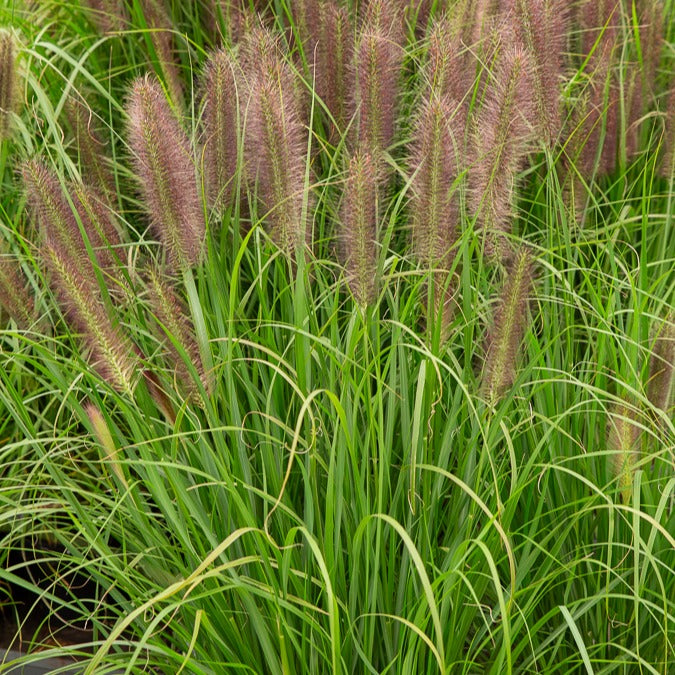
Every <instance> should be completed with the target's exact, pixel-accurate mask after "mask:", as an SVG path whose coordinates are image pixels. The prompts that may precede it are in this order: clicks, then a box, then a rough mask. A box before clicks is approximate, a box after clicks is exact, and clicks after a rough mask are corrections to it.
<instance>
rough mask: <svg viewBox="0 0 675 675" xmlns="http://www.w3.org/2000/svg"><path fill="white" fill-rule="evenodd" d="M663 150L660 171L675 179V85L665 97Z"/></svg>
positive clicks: (663, 174) (665, 175) (668, 177)
mask: <svg viewBox="0 0 675 675" xmlns="http://www.w3.org/2000/svg"><path fill="white" fill-rule="evenodd" d="M664 112H665V115H664V120H663V124H664V135H663V150H662V153H661V161H660V163H659V173H660V174H661V175H662V176H663V177H664V178H666V179H670V180H671V181H673V180H675V87H673V88H672V89H671V90H670V94H669V95H668V96H667V97H665V111H664Z"/></svg>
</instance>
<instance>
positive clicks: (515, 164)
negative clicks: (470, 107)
mask: <svg viewBox="0 0 675 675" xmlns="http://www.w3.org/2000/svg"><path fill="white" fill-rule="evenodd" d="M532 101H533V95H532V79H531V73H530V59H529V57H528V55H527V53H526V52H525V51H524V50H523V49H522V48H519V47H503V48H502V50H501V53H500V55H499V58H498V63H497V65H496V67H495V72H494V73H493V75H492V79H491V82H490V85H489V88H488V91H487V93H486V95H485V101H484V103H483V106H482V107H481V109H480V110H479V112H478V115H477V118H476V120H475V129H474V139H475V147H476V159H475V161H474V163H473V165H472V167H471V168H470V172H469V178H470V186H469V200H470V206H471V209H472V210H473V212H474V213H475V214H477V220H478V223H479V226H480V227H481V228H482V229H483V230H484V234H485V237H486V240H485V242H486V243H485V246H486V251H487V252H488V253H489V254H491V255H497V256H498V257H504V255H506V254H507V249H506V243H505V241H504V236H503V235H504V234H505V233H507V232H509V231H510V227H511V218H512V216H513V211H514V203H513V202H514V194H515V183H516V177H517V173H518V171H519V170H520V169H521V167H522V165H523V162H524V159H525V158H526V156H527V153H528V151H529V146H530V141H531V137H532V127H531V124H530V120H531V119H532V110H533V107H532Z"/></svg>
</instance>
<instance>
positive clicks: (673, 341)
mask: <svg viewBox="0 0 675 675" xmlns="http://www.w3.org/2000/svg"><path fill="white" fill-rule="evenodd" d="M674 373H675V312H671V313H670V314H669V315H668V316H667V317H666V320H665V321H664V322H663V326H662V327H660V330H659V334H658V335H657V336H656V340H655V341H654V345H653V347H652V355H651V358H650V359H649V383H648V386H647V396H648V398H649V400H650V402H651V403H652V405H653V406H654V407H655V408H660V409H661V410H663V411H665V412H669V411H670V410H671V406H672V401H673V379H674V378H673V374H674Z"/></svg>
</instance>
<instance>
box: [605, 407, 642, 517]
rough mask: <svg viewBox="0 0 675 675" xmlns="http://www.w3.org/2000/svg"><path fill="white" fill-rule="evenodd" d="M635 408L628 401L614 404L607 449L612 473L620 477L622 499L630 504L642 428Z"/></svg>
mask: <svg viewBox="0 0 675 675" xmlns="http://www.w3.org/2000/svg"><path fill="white" fill-rule="evenodd" d="M635 412H636V411H635V409H634V408H632V407H630V406H629V405H628V404H627V403H626V402H621V403H617V404H616V405H614V406H612V410H611V411H610V413H609V423H608V426H607V450H608V451H609V452H610V455H609V458H610V466H611V469H612V473H613V474H614V475H615V476H616V477H617V478H618V481H619V488H620V490H621V499H622V500H623V502H624V504H629V503H630V501H631V499H632V496H633V471H634V470H635V463H636V461H637V459H638V458H639V446H638V440H639V438H640V428H639V427H638V426H637V424H636V422H635Z"/></svg>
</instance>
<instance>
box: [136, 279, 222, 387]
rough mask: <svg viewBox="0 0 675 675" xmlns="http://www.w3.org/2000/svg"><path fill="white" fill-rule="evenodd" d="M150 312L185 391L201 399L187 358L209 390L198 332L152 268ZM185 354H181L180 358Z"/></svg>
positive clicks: (173, 293)
mask: <svg viewBox="0 0 675 675" xmlns="http://www.w3.org/2000/svg"><path fill="white" fill-rule="evenodd" d="M147 279H148V298H149V301H150V309H151V311H152V313H153V315H154V317H155V319H156V320H157V322H158V324H159V328H160V329H161V334H162V338H163V342H164V346H165V348H166V350H167V352H168V356H169V363H170V364H171V365H172V367H173V368H174V369H175V375H176V377H177V378H178V380H179V381H180V382H181V384H182V386H183V387H184V388H185V391H186V392H187V393H188V394H189V395H190V396H192V397H197V398H198V397H199V387H198V386H197V383H196V382H195V381H194V378H193V376H192V375H191V373H190V369H189V368H188V366H187V364H186V361H185V357H187V358H188V359H189V362H190V363H191V364H192V365H193V367H194V369H195V370H196V371H197V375H198V376H199V378H200V380H201V381H202V383H203V386H204V387H205V388H206V390H207V391H208V390H209V383H208V382H207V378H206V375H205V372H204V366H203V364H202V360H201V356H200V354H199V346H198V345H197V338H196V336H195V330H194V327H193V325H192V322H191V321H190V319H189V317H188V314H187V312H186V310H185V307H184V305H183V303H182V302H181V300H180V298H179V297H178V294H177V293H176V290H175V288H174V287H173V286H172V285H171V283H170V282H169V281H168V280H167V279H166V278H165V276H164V275H163V274H162V272H161V271H160V270H158V269H155V268H152V269H150V270H149V272H148V274H147ZM181 352H182V354H181Z"/></svg>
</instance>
